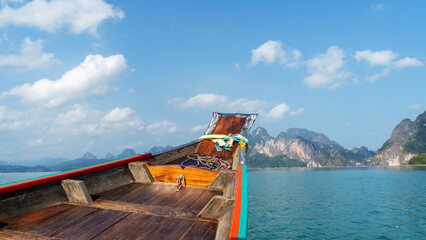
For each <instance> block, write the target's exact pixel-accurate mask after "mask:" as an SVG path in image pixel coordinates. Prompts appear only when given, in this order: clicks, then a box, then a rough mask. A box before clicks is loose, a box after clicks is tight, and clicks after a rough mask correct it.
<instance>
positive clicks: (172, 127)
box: [146, 120, 177, 134]
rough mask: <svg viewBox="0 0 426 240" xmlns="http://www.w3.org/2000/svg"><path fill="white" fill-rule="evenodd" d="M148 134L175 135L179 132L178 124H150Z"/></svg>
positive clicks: (165, 122)
mask: <svg viewBox="0 0 426 240" xmlns="http://www.w3.org/2000/svg"><path fill="white" fill-rule="evenodd" d="M146 130H147V132H149V133H151V134H164V133H174V132H176V130H177V124H176V123H174V122H170V121H167V120H163V121H160V122H156V123H153V124H149V125H148V126H147V127H146Z"/></svg>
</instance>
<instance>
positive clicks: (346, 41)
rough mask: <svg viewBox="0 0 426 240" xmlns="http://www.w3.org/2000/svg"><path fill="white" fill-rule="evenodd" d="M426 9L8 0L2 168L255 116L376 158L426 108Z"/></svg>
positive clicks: (0, 19) (1, 31) (1, 23)
mask: <svg viewBox="0 0 426 240" xmlns="http://www.w3.org/2000/svg"><path fill="white" fill-rule="evenodd" d="M424 9H426V2H424V1H410V2H409V3H405V2H402V1H383V2H380V1H378V2H375V1H352V2H348V1H262V2H259V1H257V2H256V1H231V2H229V1H214V2H207V1H185V2H180V1H102V0H92V1H85V0H79V1H65V0H51V1H47V0H36V1H21V0H13V1H11V0H3V1H1V9H0V79H1V81H0V83H1V85H0V161H15V160H23V159H37V158H41V157H46V156H53V157H68V158H76V157H79V156H81V155H83V154H84V153H85V152H86V151H89V152H92V153H93V154H95V155H97V156H98V157H103V156H105V154H106V153H107V152H111V153H113V154H117V153H119V152H121V151H122V150H123V149H124V148H126V147H132V148H134V149H135V151H136V152H144V151H147V150H148V149H149V148H151V147H152V146H153V145H174V146H175V145H179V144H182V143H185V142H188V141H191V140H194V139H196V138H197V137H198V136H200V135H201V134H202V133H203V131H204V129H205V127H206V124H207V123H208V122H209V119H210V116H211V113H212V112H213V111H221V112H245V113H247V112H258V113H260V117H259V118H258V120H257V122H256V124H255V127H256V126H263V127H265V128H266V129H267V130H268V131H269V133H270V134H271V135H273V136H276V135H277V134H278V133H279V132H280V131H285V130H287V129H288V128H291V127H300V128H307V129H310V130H313V131H318V132H322V133H324V134H326V135H327V136H328V137H329V138H331V139H333V140H335V141H337V142H338V143H340V144H342V145H343V146H344V147H346V148H349V149H350V148H352V147H360V146H367V147H368V148H370V149H372V150H377V148H379V147H380V146H381V145H382V144H383V143H384V141H386V140H387V139H388V138H389V137H390V135H391V132H392V129H393V128H394V127H395V125H396V124H398V123H399V122H400V121H401V120H402V119H404V118H407V117H408V118H411V119H413V118H415V116H417V115H418V114H420V113H422V112H423V111H424V110H425V106H426V98H425V97H424V92H425V90H426V81H425V76H426V71H425V63H426V58H425V56H426V50H425V48H424V47H423V46H424V43H425V42H426V32H425V22H426V19H425V18H426V17H425V14H424Z"/></svg>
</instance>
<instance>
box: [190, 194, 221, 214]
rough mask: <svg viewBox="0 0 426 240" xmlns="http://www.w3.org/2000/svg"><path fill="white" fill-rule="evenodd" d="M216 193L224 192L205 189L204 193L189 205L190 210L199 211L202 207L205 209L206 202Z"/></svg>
mask: <svg viewBox="0 0 426 240" xmlns="http://www.w3.org/2000/svg"><path fill="white" fill-rule="evenodd" d="M216 195H219V196H220V195H222V192H220V191H204V193H203V194H201V196H200V197H199V198H197V200H195V201H194V202H193V203H192V204H191V206H189V208H188V210H192V211H195V212H197V213H199V212H200V211H201V209H203V208H204V207H205V206H206V204H207V203H208V202H209V201H210V199H212V198H213V197H214V196H216Z"/></svg>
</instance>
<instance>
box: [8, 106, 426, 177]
mask: <svg viewBox="0 0 426 240" xmlns="http://www.w3.org/2000/svg"><path fill="white" fill-rule="evenodd" d="M247 138H248V140H249V144H250V150H249V152H248V156H249V157H248V161H247V162H248V166H249V167H294V166H299V167H304V166H307V167H327V166H370V165H373V166H377V165H385V166H399V165H405V164H407V163H408V161H409V160H410V159H412V158H414V157H416V156H419V155H422V154H423V155H424V154H425V153H426V111H425V112H423V113H422V114H420V115H418V116H417V118H416V119H415V120H414V121H411V120H410V119H408V118H407V119H404V120H402V121H401V122H400V123H399V124H398V125H397V126H396V127H395V128H394V130H393V131H392V136H391V137H390V138H389V139H388V140H387V141H386V142H385V143H384V144H383V146H382V147H381V148H380V149H379V150H378V151H377V153H375V152H374V151H371V150H369V149H368V148H366V147H360V148H353V149H351V150H348V149H345V148H344V147H342V146H341V145H340V144H338V143H337V142H336V141H333V140H330V139H329V138H328V137H327V136H326V135H324V134H322V133H318V132H314V131H310V130H307V129H302V128H290V129H288V130H287V131H285V132H280V133H279V134H278V135H277V136H276V137H273V136H270V135H269V133H268V131H267V130H266V129H265V128H262V127H258V128H256V129H254V130H253V131H252V132H251V133H250V134H249V135H248V137H247ZM172 148H173V147H172V146H164V147H162V146H153V147H152V148H151V149H150V150H149V151H148V152H151V153H152V154H156V153H160V152H164V151H167V150H170V149H172ZM133 155H136V153H135V151H134V150H133V149H131V148H126V149H124V150H123V152H122V153H121V154H118V155H116V156H115V155H113V154H111V153H107V154H106V156H105V157H104V158H100V159H98V158H97V157H96V156H95V155H93V154H91V153H89V152H88V153H85V154H84V155H83V156H82V157H80V158H77V159H74V160H70V159H67V158H42V159H38V160H36V161H21V162H15V163H14V165H12V164H10V163H7V162H4V161H3V162H2V161H0V172H33V171H45V172H48V171H54V172H56V171H66V170H70V169H74V168H80V167H83V166H89V165H93V164H97V163H101V162H106V161H110V160H114V159H119V158H124V157H128V156H133Z"/></svg>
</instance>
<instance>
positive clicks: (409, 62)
mask: <svg viewBox="0 0 426 240" xmlns="http://www.w3.org/2000/svg"><path fill="white" fill-rule="evenodd" d="M394 65H395V67H396V68H398V69H403V68H406V67H421V66H423V63H422V62H420V61H419V60H417V59H415V58H410V57H405V58H403V59H401V60H398V61H396V62H395V63H394Z"/></svg>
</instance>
